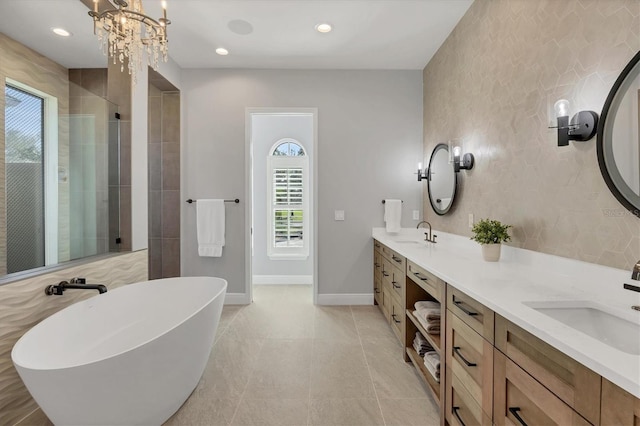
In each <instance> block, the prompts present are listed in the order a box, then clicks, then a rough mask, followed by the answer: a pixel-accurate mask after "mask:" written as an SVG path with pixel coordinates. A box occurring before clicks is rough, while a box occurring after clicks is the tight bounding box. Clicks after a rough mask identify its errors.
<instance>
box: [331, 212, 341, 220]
mask: <svg viewBox="0 0 640 426" xmlns="http://www.w3.org/2000/svg"><path fill="white" fill-rule="evenodd" d="M333 217H334V218H335V220H344V210H335V211H334V212H333Z"/></svg>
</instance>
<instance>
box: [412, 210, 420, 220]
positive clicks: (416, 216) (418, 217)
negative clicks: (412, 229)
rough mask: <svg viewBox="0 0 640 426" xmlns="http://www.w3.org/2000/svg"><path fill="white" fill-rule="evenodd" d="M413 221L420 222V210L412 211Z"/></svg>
mask: <svg viewBox="0 0 640 426" xmlns="http://www.w3.org/2000/svg"><path fill="white" fill-rule="evenodd" d="M413 220H420V210H414V211H413Z"/></svg>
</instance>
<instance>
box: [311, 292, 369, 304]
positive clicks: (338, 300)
mask: <svg viewBox="0 0 640 426" xmlns="http://www.w3.org/2000/svg"><path fill="white" fill-rule="evenodd" d="M317 301H318V305H373V294H366V293H363V294H318V299H317Z"/></svg>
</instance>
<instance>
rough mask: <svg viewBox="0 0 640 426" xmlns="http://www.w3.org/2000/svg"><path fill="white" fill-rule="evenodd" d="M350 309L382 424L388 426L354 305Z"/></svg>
mask: <svg viewBox="0 0 640 426" xmlns="http://www.w3.org/2000/svg"><path fill="white" fill-rule="evenodd" d="M349 311H350V312H351V317H352V318H353V323H354V325H355V327H356V333H357V334H358V340H359V341H360V349H362V357H363V358H364V362H365V364H366V366H367V371H368V372H369V379H370V380H371V387H372V388H373V393H374V394H375V396H376V402H377V403H378V410H380V418H381V419H382V424H383V425H384V426H387V421H386V420H385V418H384V413H383V412H382V405H381V404H380V397H379V396H378V391H377V390H376V384H375V383H374V382H373V375H372V374H371V366H370V365H369V361H368V360H367V354H366V353H365V351H364V345H363V344H362V336H361V335H360V328H358V323H357V322H356V317H355V315H354V313H353V306H351V305H350V306H349Z"/></svg>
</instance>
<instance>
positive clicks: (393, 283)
mask: <svg viewBox="0 0 640 426" xmlns="http://www.w3.org/2000/svg"><path fill="white" fill-rule="evenodd" d="M396 283H397V281H391V284H392V285H393V288H402V286H399V285H396Z"/></svg>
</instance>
